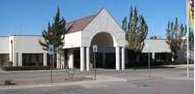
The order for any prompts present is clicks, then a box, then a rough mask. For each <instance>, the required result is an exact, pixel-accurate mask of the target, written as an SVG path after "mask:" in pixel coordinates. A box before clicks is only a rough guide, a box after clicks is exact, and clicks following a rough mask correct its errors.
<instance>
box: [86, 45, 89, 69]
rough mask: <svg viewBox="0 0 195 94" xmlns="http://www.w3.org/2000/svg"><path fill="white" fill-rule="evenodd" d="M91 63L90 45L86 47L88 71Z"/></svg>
mask: <svg viewBox="0 0 195 94" xmlns="http://www.w3.org/2000/svg"><path fill="white" fill-rule="evenodd" d="M89 65H90V52H89V47H87V48H86V68H87V71H89Z"/></svg>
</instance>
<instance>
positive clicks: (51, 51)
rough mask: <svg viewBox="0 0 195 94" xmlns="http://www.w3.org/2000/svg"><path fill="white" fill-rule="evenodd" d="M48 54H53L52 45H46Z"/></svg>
mask: <svg viewBox="0 0 195 94" xmlns="http://www.w3.org/2000/svg"><path fill="white" fill-rule="evenodd" d="M48 54H49V55H53V54H54V46H53V45H52V44H49V45H48Z"/></svg>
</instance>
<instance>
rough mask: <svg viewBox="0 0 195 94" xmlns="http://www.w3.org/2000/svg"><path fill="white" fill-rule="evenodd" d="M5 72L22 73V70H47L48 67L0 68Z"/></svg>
mask: <svg viewBox="0 0 195 94" xmlns="http://www.w3.org/2000/svg"><path fill="white" fill-rule="evenodd" d="M2 69H3V70H6V71H22V70H49V69H50V67H49V66H5V67H3V68H2Z"/></svg>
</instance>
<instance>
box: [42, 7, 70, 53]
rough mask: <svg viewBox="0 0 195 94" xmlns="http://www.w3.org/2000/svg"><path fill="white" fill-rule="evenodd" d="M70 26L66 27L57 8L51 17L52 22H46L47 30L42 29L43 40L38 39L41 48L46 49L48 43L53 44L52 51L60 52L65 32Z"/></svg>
mask: <svg viewBox="0 0 195 94" xmlns="http://www.w3.org/2000/svg"><path fill="white" fill-rule="evenodd" d="M70 28H71V26H70V27H68V28H67V27H66V21H65V20H64V18H63V17H60V9H59V8H58V9H57V13H56V15H55V16H54V18H53V23H52V24H50V23H48V28H47V30H43V32H42V36H43V40H39V43H40V45H42V47H43V50H46V51H47V50H48V46H49V44H52V45H54V53H57V52H59V53H61V51H62V47H63V45H64V37H65V34H66V33H67V32H68V31H69V30H70Z"/></svg>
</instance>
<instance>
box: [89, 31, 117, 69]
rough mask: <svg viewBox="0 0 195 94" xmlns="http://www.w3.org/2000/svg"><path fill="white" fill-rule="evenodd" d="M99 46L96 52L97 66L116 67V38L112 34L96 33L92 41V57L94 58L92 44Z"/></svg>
mask: <svg viewBox="0 0 195 94" xmlns="http://www.w3.org/2000/svg"><path fill="white" fill-rule="evenodd" d="M93 45H97V46H98V52H97V53H96V67H97V68H115V48H114V40H113V37H112V36H111V34H109V33H106V32H100V33H98V34H96V35H95V36H94V37H93V39H92V41H91V45H90V46H91V51H90V52H91V56H92V57H91V59H92V60H93V59H94V56H93V53H92V52H93V51H92V50H93V49H92V46H93Z"/></svg>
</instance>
